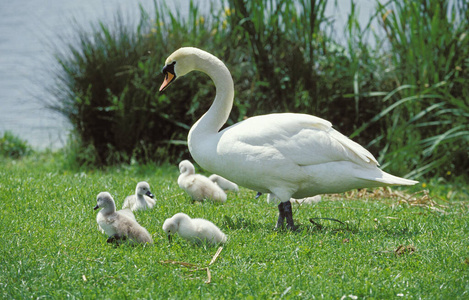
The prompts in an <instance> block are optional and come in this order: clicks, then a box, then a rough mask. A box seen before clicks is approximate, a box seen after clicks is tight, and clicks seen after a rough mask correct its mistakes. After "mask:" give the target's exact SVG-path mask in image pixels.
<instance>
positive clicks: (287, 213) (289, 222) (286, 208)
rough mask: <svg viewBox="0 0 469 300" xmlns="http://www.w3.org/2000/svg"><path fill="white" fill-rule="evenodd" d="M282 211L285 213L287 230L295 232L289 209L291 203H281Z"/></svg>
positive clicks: (290, 209) (291, 213)
mask: <svg viewBox="0 0 469 300" xmlns="http://www.w3.org/2000/svg"><path fill="white" fill-rule="evenodd" d="M283 210H284V212H285V218H286V219H287V228H288V229H290V230H295V229H296V228H295V224H294V222H293V212H292V208H291V202H290V201H287V202H283Z"/></svg>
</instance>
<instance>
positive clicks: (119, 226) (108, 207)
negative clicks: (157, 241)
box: [94, 192, 153, 244]
mask: <svg viewBox="0 0 469 300" xmlns="http://www.w3.org/2000/svg"><path fill="white" fill-rule="evenodd" d="M96 202H97V205H96V206H95V207H94V209H95V210H97V209H98V208H101V210H100V211H99V212H98V215H97V216H96V222H97V223H98V225H99V226H100V227H101V228H102V229H103V230H104V232H105V233H106V234H107V235H108V237H109V238H108V239H107V242H108V243H110V242H113V241H118V240H125V239H127V238H128V239H130V240H132V241H133V242H136V243H149V244H152V243H153V239H152V238H151V236H150V234H149V233H148V231H147V230H146V229H145V228H143V227H142V226H140V224H138V223H137V221H135V219H132V218H130V217H127V216H126V215H125V214H120V213H117V212H116V204H115V202H114V199H113V198H112V196H111V194H109V193H108V192H101V193H99V194H98V196H97V197H96ZM126 210H127V211H128V209H126ZM129 212H130V211H129ZM130 213H131V212H130Z"/></svg>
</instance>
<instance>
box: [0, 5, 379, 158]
mask: <svg viewBox="0 0 469 300" xmlns="http://www.w3.org/2000/svg"><path fill="white" fill-rule="evenodd" d="M157 1H158V2H159V1H162V0H157ZM196 2H198V3H199V5H200V6H201V8H203V7H207V8H208V3H210V0H199V1H196ZM329 2H331V3H333V2H334V1H329ZM343 2H344V7H342V8H341V9H340V11H337V10H334V9H332V8H331V9H329V11H328V14H329V15H331V16H334V18H335V19H336V20H338V22H337V26H338V28H340V27H341V26H343V24H344V20H345V16H346V14H347V13H348V10H349V7H348V5H349V4H348V2H349V1H343ZM372 2H373V1H372V0H362V1H361V3H362V4H363V5H362V10H365V11H368V10H369V6H370V5H371V3H372ZM166 3H167V4H168V6H170V8H171V9H172V10H176V9H178V10H180V13H181V15H183V16H184V15H187V11H188V6H189V0H179V1H177V0H174V1H166ZM345 3H347V4H345ZM139 4H141V5H142V6H143V7H145V8H147V9H148V10H149V11H151V10H152V8H153V0H140V1H133V0H14V1H9V0H0V135H3V132H4V131H6V130H9V131H12V132H13V133H14V134H16V135H18V136H19V137H21V138H22V139H24V140H27V141H28V143H29V144H31V145H32V146H33V147H35V148H37V149H42V148H47V147H49V148H59V147H61V146H63V145H64V143H65V142H66V139H67V135H68V132H69V130H70V125H69V124H68V122H67V120H65V119H64V118H63V117H62V116H61V115H59V114H56V113H54V112H51V111H49V110H47V109H45V108H44V103H46V102H47V101H48V100H50V96H49V95H48V94H47V91H46V88H47V87H49V86H51V85H52V84H53V82H54V78H53V73H52V72H51V68H52V67H53V65H54V63H55V61H54V58H53V53H54V51H55V49H57V47H59V48H60V46H61V45H64V40H65V41H71V40H72V39H71V37H72V36H73V28H74V26H75V23H77V24H80V25H81V26H85V27H86V26H88V25H89V24H90V23H96V22H97V21H98V20H99V21H103V22H104V23H106V22H112V20H113V18H114V16H115V14H116V12H117V11H121V12H124V16H125V17H127V19H129V20H135V21H138V19H139V8H138V5H139ZM339 15H342V17H340V16H339ZM342 30H343V29H342ZM339 31H340V29H339ZM67 37H68V38H69V39H67ZM194 46H197V45H194Z"/></svg>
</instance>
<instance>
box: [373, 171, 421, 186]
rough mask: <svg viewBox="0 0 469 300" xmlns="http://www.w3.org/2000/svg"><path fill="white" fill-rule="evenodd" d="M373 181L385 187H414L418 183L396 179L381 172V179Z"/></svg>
mask: <svg viewBox="0 0 469 300" xmlns="http://www.w3.org/2000/svg"><path fill="white" fill-rule="evenodd" d="M374 180H375V181H378V182H381V183H384V184H386V185H414V184H417V183H419V182H418V181H415V180H411V179H405V178H402V177H397V176H394V175H391V174H389V173H386V172H383V174H382V177H380V178H374Z"/></svg>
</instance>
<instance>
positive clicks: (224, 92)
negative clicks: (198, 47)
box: [189, 53, 234, 141]
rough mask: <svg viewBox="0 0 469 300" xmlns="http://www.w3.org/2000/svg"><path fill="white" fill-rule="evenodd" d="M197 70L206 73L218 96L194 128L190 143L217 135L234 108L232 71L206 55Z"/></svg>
mask: <svg viewBox="0 0 469 300" xmlns="http://www.w3.org/2000/svg"><path fill="white" fill-rule="evenodd" d="M195 70H199V71H201V72H204V73H206V74H207V75H208V76H210V78H211V79H212V80H213V82H214V84H215V88H216V96H215V100H214V101H213V103H212V105H211V106H210V109H209V110H208V111H207V112H206V113H205V114H204V115H203V116H202V117H201V118H200V119H199V120H198V121H197V123H195V124H194V126H192V128H191V130H190V132H189V141H190V140H191V138H192V139H196V140H197V139H198V138H201V137H202V138H203V137H206V136H207V135H211V134H216V133H217V132H218V131H219V130H220V128H221V127H222V126H223V124H225V122H226V120H228V117H229V115H230V111H231V107H232V106H233V97H234V87H233V79H232V78H231V74H230V71H229V70H228V68H227V67H226V66H225V64H223V62H222V61H221V60H219V59H218V58H216V57H215V56H213V55H211V54H208V53H206V55H204V56H199V58H198V61H197V62H196V67H195Z"/></svg>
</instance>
